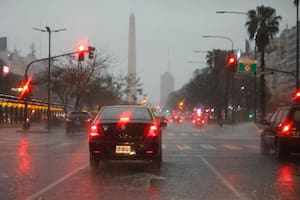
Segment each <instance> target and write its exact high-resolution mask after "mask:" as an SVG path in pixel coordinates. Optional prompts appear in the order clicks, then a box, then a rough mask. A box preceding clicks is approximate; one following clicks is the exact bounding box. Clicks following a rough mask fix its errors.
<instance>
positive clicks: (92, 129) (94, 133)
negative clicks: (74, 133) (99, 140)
mask: <svg viewBox="0 0 300 200" xmlns="http://www.w3.org/2000/svg"><path fill="white" fill-rule="evenodd" d="M99 136H103V133H102V132H101V131H100V130H99V129H98V127H97V125H91V126H90V131H89V137H90V138H93V137H99Z"/></svg>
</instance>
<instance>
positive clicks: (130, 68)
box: [127, 13, 137, 103]
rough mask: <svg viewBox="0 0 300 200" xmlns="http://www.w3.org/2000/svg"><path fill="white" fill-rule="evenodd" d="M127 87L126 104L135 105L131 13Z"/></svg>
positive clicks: (134, 64) (133, 26)
mask: <svg viewBox="0 0 300 200" xmlns="http://www.w3.org/2000/svg"><path fill="white" fill-rule="evenodd" d="M128 78H129V79H128V86H129V88H128V89H129V91H128V93H127V102H128V103H135V102H136V100H137V96H136V95H137V93H136V38H135V17H134V14H133V13H131V15H130V18H129V41H128Z"/></svg>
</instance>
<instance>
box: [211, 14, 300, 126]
mask: <svg viewBox="0 0 300 200" xmlns="http://www.w3.org/2000/svg"><path fill="white" fill-rule="evenodd" d="M216 13H217V14H227V13H228V14H238V15H246V16H248V13H247V12H237V11H224V10H219V11H216ZM297 44H298V43H297ZM254 51H255V55H254V56H255V58H254V59H256V43H255V48H254ZM254 93H255V94H256V72H254ZM254 122H256V95H254Z"/></svg>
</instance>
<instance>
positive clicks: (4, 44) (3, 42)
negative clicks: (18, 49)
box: [0, 37, 8, 63]
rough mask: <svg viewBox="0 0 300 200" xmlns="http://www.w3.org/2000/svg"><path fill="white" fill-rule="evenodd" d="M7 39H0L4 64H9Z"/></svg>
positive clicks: (0, 52)
mask: <svg viewBox="0 0 300 200" xmlns="http://www.w3.org/2000/svg"><path fill="white" fill-rule="evenodd" d="M7 54H8V52H7V38H6V37H1V38H0V59H1V60H2V62H3V63H6V62H7Z"/></svg>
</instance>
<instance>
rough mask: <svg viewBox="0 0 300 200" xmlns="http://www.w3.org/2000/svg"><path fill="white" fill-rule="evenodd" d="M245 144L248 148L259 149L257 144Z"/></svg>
mask: <svg viewBox="0 0 300 200" xmlns="http://www.w3.org/2000/svg"><path fill="white" fill-rule="evenodd" d="M245 146H246V147H248V148H250V149H259V146H257V145H245Z"/></svg>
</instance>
